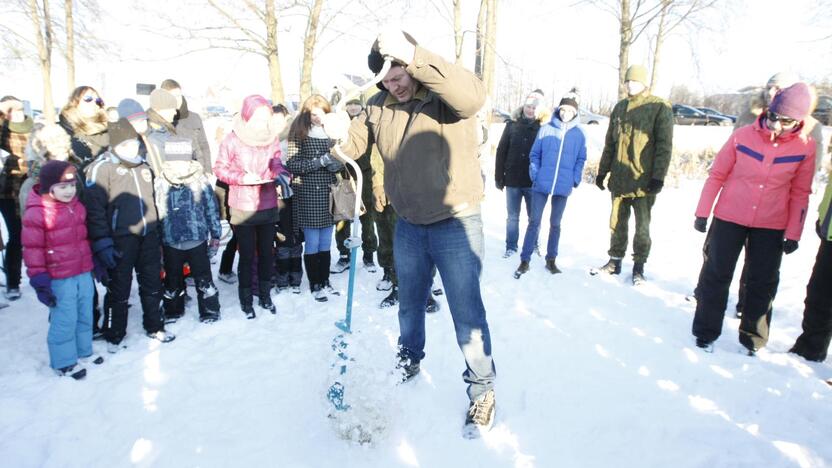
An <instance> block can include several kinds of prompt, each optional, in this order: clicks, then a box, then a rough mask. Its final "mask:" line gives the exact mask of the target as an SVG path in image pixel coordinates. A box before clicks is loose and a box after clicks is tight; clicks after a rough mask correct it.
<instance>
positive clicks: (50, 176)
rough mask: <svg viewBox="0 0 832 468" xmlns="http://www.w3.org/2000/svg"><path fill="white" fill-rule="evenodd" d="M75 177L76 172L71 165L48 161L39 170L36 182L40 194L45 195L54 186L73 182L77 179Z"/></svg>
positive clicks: (63, 162) (64, 162)
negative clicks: (38, 183) (38, 184)
mask: <svg viewBox="0 0 832 468" xmlns="http://www.w3.org/2000/svg"><path fill="white" fill-rule="evenodd" d="M77 176H78V171H77V170H76V169H75V166H73V165H72V164H70V163H68V162H66V161H58V160H53V161H49V162H47V163H46V164H44V165H43V167H41V168H40V176H39V180H38V181H39V182H40V194H41V195H46V194H47V193H49V191H50V190H52V186H53V185H55V184H61V183H64V182H75V181H76V180H77V179H78V177H77Z"/></svg>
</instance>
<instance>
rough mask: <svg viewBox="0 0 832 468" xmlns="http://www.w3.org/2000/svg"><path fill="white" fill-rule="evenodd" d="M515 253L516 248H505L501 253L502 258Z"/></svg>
mask: <svg viewBox="0 0 832 468" xmlns="http://www.w3.org/2000/svg"><path fill="white" fill-rule="evenodd" d="M516 253H517V249H506V251H505V252H504V253H503V258H509V257H511V256H512V255H514V254H516Z"/></svg>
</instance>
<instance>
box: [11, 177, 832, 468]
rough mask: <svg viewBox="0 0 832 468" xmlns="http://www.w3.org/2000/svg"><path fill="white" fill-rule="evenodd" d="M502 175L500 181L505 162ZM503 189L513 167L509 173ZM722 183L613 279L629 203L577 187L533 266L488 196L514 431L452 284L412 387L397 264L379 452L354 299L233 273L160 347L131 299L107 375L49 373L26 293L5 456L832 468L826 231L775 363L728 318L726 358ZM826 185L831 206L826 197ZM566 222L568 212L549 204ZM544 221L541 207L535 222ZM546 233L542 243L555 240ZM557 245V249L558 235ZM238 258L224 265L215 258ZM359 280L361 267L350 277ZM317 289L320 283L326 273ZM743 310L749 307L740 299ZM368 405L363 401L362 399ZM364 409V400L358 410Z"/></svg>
mask: <svg viewBox="0 0 832 468" xmlns="http://www.w3.org/2000/svg"><path fill="white" fill-rule="evenodd" d="M489 174H490V173H489ZM489 180H491V177H489ZM700 186H701V182H696V181H692V182H688V183H685V184H682V186H680V187H679V188H677V189H667V190H666V191H665V192H664V193H662V194H661V195H660V196H659V199H658V202H657V203H656V206H655V209H654V222H653V239H654V245H653V252H652V254H651V257H650V262H649V263H648V264H647V278H648V280H649V283H648V284H646V285H643V286H640V287H638V288H635V287H633V286H631V285H630V283H629V274H628V273H629V270H630V268H631V267H632V264H631V262H630V261H629V259H628V260H627V261H626V262H625V272H626V273H627V274H622V275H621V276H620V277H606V278H594V277H590V276H589V275H588V274H587V271H588V269H589V268H590V267H592V266H597V265H601V264H602V263H604V262H605V261H606V259H607V257H606V250H607V245H608V231H607V227H606V225H607V219H608V215H609V205H610V203H609V194H608V192H600V191H599V190H598V189H597V188H595V187H594V186H592V185H582V186H581V187H580V188H579V189H577V190H576V191H575V192H574V194H573V196H572V197H571V198H570V200H569V204H568V205H567V209H566V214H565V216H564V220H563V235H562V239H561V248H560V251H561V253H560V256H559V258H558V264H559V266H560V267H561V269H562V270H563V271H564V273H563V274H561V275H557V276H552V275H550V274H548V273H547V272H546V270H545V269H544V268H543V264H544V261H543V259H542V258H537V257H535V258H533V260H532V269H531V271H530V272H529V273H528V274H526V275H525V276H523V277H522V278H521V279H520V280H515V279H513V278H512V272H513V270H514V269H515V268H516V266H517V263H518V262H519V259H518V258H517V257H516V256H515V257H514V258H511V259H507V260H504V259H502V258H501V255H502V252H503V250H504V244H503V239H504V218H505V211H504V199H503V195H502V193H500V192H497V191H496V189H494V188H493V187H491V186H490V182H489V188H488V190H487V196H486V201H485V204H484V206H483V217H484V225H485V236H486V251H485V268H484V275H483V280H482V284H483V292H484V299H485V303H486V307H487V310H488V314H489V322H490V325H491V333H492V338H493V352H494V358H495V362H496V366H497V372H498V381H497V405H498V416H497V423H496V424H495V427H494V428H493V429H492V431H491V432H490V433H489V434H487V435H486V437H484V438H482V439H479V440H473V441H471V440H464V439H463V438H462V437H461V436H460V429H461V425H462V421H463V418H464V412H465V410H466V407H467V397H466V395H465V385H464V383H463V382H462V379H461V373H462V371H463V370H464V363H463V360H462V355H461V353H460V352H459V350H458V349H457V346H456V342H455V339H454V335H453V327H452V324H451V319H450V315H449V313H448V310H447V304H446V303H445V300H444V297H439V298H438V299H439V301H440V303H442V306H443V308H442V310H441V311H440V312H439V313H437V314H435V315H432V316H429V317H428V319H427V329H428V331H427V336H428V342H427V349H426V352H427V357H426V359H425V360H424V361H423V362H422V373H421V375H420V376H419V377H417V378H416V379H415V380H414V381H412V382H410V383H407V384H405V385H400V386H394V385H392V384H390V378H389V376H388V372H389V369H390V368H392V366H393V365H394V353H395V342H396V337H397V334H398V322H397V319H396V312H395V309H385V310H380V309H378V308H377V304H378V303H379V301H380V300H381V299H382V298H383V297H384V295H385V294H386V293H382V292H378V291H376V290H375V288H374V286H375V283H376V281H377V280H378V279H379V277H380V274H381V273H380V272H378V273H375V274H370V273H367V272H366V271H363V270H362V271H360V272H359V274H358V278H357V280H358V281H357V283H358V288H357V291H356V301H355V309H354V325H353V326H354V330H355V333H354V334H353V336H352V338H351V346H350V352H351V354H352V356H353V357H355V359H356V362H355V363H354V365H353V367H351V368H350V369H349V370H348V373H347V375H348V377H349V379H348V381H347V395H348V397H349V398H353V401H354V402H355V401H359V400H360V399H362V400H363V401H364V402H365V404H364V405H363V406H366V408H364V409H360V411H362V412H363V413H362V414H358V417H362V418H365V420H367V418H370V417H373V418H374V419H373V420H372V422H373V423H374V424H376V425H377V426H378V427H383V428H384V429H383V430H381V431H379V433H378V434H376V437H375V438H374V442H373V444H371V445H363V446H361V445H357V444H355V443H351V442H348V441H345V440H343V439H342V438H340V437H339V433H338V431H336V430H335V429H334V425H333V422H332V421H330V420H329V419H328V418H327V414H328V413H329V410H330V406H329V403H328V402H327V400H326V398H325V392H326V390H327V388H328V386H329V384H330V383H331V380H330V377H331V375H332V372H331V371H330V365H331V363H332V362H333V353H332V350H331V343H332V339H333V337H334V336H335V335H336V334H337V330H336V328H335V327H334V326H333V323H334V322H335V321H336V320H338V319H340V318H342V316H343V313H344V309H345V299H344V298H343V296H342V298H340V299H338V300H334V301H330V302H329V303H326V304H319V303H316V302H315V301H313V299H312V297H311V295H310V294H309V293H308V292H307V291H306V290H304V293H303V294H302V295H292V294H288V293H283V294H280V295H277V296H275V301H276V304H277V308H278V314H277V315H276V316H270V315H263V314H259V315H258V317H257V319H256V320H253V321H249V320H245V318H244V317H243V314H242V313H241V312H240V311H239V309H238V306H237V299H236V289H235V287H233V286H229V285H226V284H223V283H220V288H221V301H222V303H223V306H224V307H223V318H222V320H221V321H220V322H218V323H216V324H211V325H202V324H200V323H199V322H198V321H197V320H196V310H195V309H194V308H190V309H189V310H188V311H187V314H186V316H185V318H184V319H182V320H180V322H179V323H177V324H174V325H172V326H170V327H169V328H170V329H171V330H172V331H173V332H175V333H176V334H177V339H176V341H174V342H172V343H170V344H167V345H160V344H159V343H157V342H155V341H150V340H148V339H147V338H145V337H144V335H143V334H142V331H141V322H140V315H141V314H140V311H139V310H138V306H137V304H138V301H137V299H136V297H135V291H134V297H133V299H132V302H133V304H136V305H134V306H133V308H132V309H131V315H130V322H129V327H128V336H127V338H126V344H127V349H125V350H123V351H122V352H120V353H118V354H116V355H114V356H110V355H107V354H106V352H105V349H104V345H103V343H102V342H95V345H94V346H95V349H96V351H97V352H99V353H102V354H103V355H105V357H106V359H107V361H106V362H105V363H104V364H103V365H101V366H98V367H95V368H91V369H89V374H88V377H87V379H86V380H85V381H81V382H75V381H72V380H71V379H67V378H63V379H62V378H57V377H55V376H54V374H52V372H51V370H50V369H49V367H48V356H47V350H46V330H47V321H46V318H47V314H46V309H45V307H43V306H41V305H40V304H39V303H38V302H37V300H36V299H35V295H34V292H33V291H32V290H31V289H30V288H28V286H27V287H24V290H23V298H22V299H21V300H20V301H18V302H16V303H14V304H13V305H12V306H11V307H9V308H6V309H3V310H0V329H2V330H3V333H2V334H0V355H2V356H3V357H4V359H2V360H0V460H2V462H0V464H2V465H3V466H8V467H15V468H18V467H35V466H47V467H116V466H119V467H120V466H154V467H155V466H159V467H182V466H202V467H213V466H246V467H247V466H276V467H334V466H338V467H417V466H418V467H459V466H472V467H473V466H476V467H517V468H521V467H522V468H525V467H554V466H562V467H610V466H621V467H648V466H669V465H672V466H675V467H743V466H749V467H761V466H765V467H792V466H800V467H810V466H812V467H814V466H827V465H832V446H830V445H829V434H830V431H831V430H832V406H830V401H831V400H832V388H830V387H828V386H827V385H826V384H825V383H824V381H823V379H825V378H828V377H832V369H830V366H829V364H828V363H822V364H813V363H807V362H805V361H803V360H802V359H799V358H796V357H794V356H792V355H789V354H788V353H786V351H787V350H788V348H789V347H790V346H791V344H792V343H793V341H794V339H795V337H796V336H797V335H798V333H799V331H800V321H801V314H802V302H803V297H804V294H805V285H806V282H807V281H808V278H809V274H810V271H811V266H812V263H813V261H814V255H815V252H816V250H817V247H818V240H817V238H816V236H815V235H814V234H813V232H812V229H811V227H809V228H808V229H807V230H806V232H805V233H804V236H803V240H802V242H801V244H800V249H799V250H798V251H797V252H796V253H795V254H793V255H790V256H787V257H785V258H784V261H783V268H782V281H781V285H780V293H779V294H778V296H777V300H776V302H775V304H774V308H775V313H774V321H773V325H772V328H773V330H772V335H771V342H770V345H769V347H768V348H766V349H765V350H762V351H761V352H760V353H759V355H758V356H757V357H747V356H745V355H744V354H742V353H741V352H740V345H739V344H738V343H737V324H738V320H736V319H733V318H726V320H725V326H724V334H723V336H722V337H721V338H720V340H719V341H718V342H717V344H716V350H715V353H714V354H706V353H703V352H700V350H698V349H697V348H696V347H695V346H694V345H693V339H692V337H691V335H690V324H691V319H692V316H693V305H692V304H691V303H688V302H686V301H685V295H686V294H688V293H690V292H691V291H692V289H693V287H694V284H695V280H696V277H697V274H698V271H699V267H700V265H701V253H700V249H701V245H702V241H703V238H704V235H702V234H699V233H697V232H695V231H694V230H693V229H692V222H693V210H694V205H695V203H696V200H697V197H698V191H699V188H700ZM818 200H819V196H818V195H817V194H816V195H814V196H813V198H812V206H813V208H814V207H815V206H816V204H817V203H818ZM544 219H548V215H547V214H545V215H544ZM812 222H813V218H810V220H809V222H808V223H807V224H809V225H811V223H812ZM522 223H523V225H524V226H525V220H523V221H522ZM547 232H548V231H547V230H545V229H544V231H543V233H542V235H544V236H545V235H546V234H547ZM541 244H545V242H544V241H541ZM215 267H216V265H215ZM332 278H333V282H334V283H335V285H336V286H337V287H339V288H341V289H344V290H345V289H346V284H347V275H346V274H341V275H333V277H332ZM304 286H305V284H304ZM734 301H735V295H734V298H732V300H731V303H730V304H729V312H731V311H732V310H733V309H732V308H733V305H734ZM356 406H357V407H358V408H361V407H362V405H361V404H357V405H356ZM356 411H359V410H356Z"/></svg>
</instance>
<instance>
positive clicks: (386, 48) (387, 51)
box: [376, 28, 416, 65]
mask: <svg viewBox="0 0 832 468" xmlns="http://www.w3.org/2000/svg"><path fill="white" fill-rule="evenodd" d="M376 41H378V52H379V53H380V54H381V56H382V57H384V58H389V59H390V60H393V61H394V62H399V63H403V64H405V65H407V64H409V63H410V62H412V61H413V56H414V55H416V46H414V45H413V44H411V43H410V41H408V40H407V38H406V37H405V36H404V31H402V30H401V29H397V28H389V29H386V30H384V31H382V32H381V34H379V35H378V37H377V38H376Z"/></svg>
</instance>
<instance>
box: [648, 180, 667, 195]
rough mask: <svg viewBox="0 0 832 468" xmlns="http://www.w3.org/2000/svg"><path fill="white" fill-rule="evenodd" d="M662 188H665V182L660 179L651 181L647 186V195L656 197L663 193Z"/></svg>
mask: <svg viewBox="0 0 832 468" xmlns="http://www.w3.org/2000/svg"><path fill="white" fill-rule="evenodd" d="M662 187H664V181H662V180H659V179H650V183H649V184H647V193H649V194H650V195H655V194H657V193H659V192H661V191H662Z"/></svg>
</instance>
